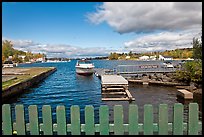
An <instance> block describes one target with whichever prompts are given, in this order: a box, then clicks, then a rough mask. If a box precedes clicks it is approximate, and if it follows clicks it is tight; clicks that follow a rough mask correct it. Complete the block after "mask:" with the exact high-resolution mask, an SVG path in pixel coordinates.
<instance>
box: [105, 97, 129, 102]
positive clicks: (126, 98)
mask: <svg viewBox="0 0 204 137" xmlns="http://www.w3.org/2000/svg"><path fill="white" fill-rule="evenodd" d="M126 100H129V98H128V97H125V98H102V101H126Z"/></svg>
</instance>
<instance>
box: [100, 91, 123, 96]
mask: <svg viewBox="0 0 204 137" xmlns="http://www.w3.org/2000/svg"><path fill="white" fill-rule="evenodd" d="M126 94H127V93H126V92H115V91H114V92H102V95H126Z"/></svg>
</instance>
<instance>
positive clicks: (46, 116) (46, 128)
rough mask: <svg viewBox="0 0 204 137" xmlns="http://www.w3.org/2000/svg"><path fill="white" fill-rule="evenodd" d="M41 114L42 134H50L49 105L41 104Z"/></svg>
mask: <svg viewBox="0 0 204 137" xmlns="http://www.w3.org/2000/svg"><path fill="white" fill-rule="evenodd" d="M42 116H43V132H44V135H52V134H53V129H52V115H51V107H50V105H43V107H42Z"/></svg>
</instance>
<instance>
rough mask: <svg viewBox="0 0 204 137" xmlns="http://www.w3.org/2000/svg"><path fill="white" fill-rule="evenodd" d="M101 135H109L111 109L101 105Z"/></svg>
mask: <svg viewBox="0 0 204 137" xmlns="http://www.w3.org/2000/svg"><path fill="white" fill-rule="evenodd" d="M99 121H100V135H109V107H108V106H107V105H101V106H100V108H99Z"/></svg>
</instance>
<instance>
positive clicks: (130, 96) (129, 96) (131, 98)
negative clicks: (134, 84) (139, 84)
mask: <svg viewBox="0 0 204 137" xmlns="http://www.w3.org/2000/svg"><path fill="white" fill-rule="evenodd" d="M125 92H126V93H127V96H128V98H129V100H133V97H132V95H131V94H130V91H129V90H127V89H126V90H125Z"/></svg>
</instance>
